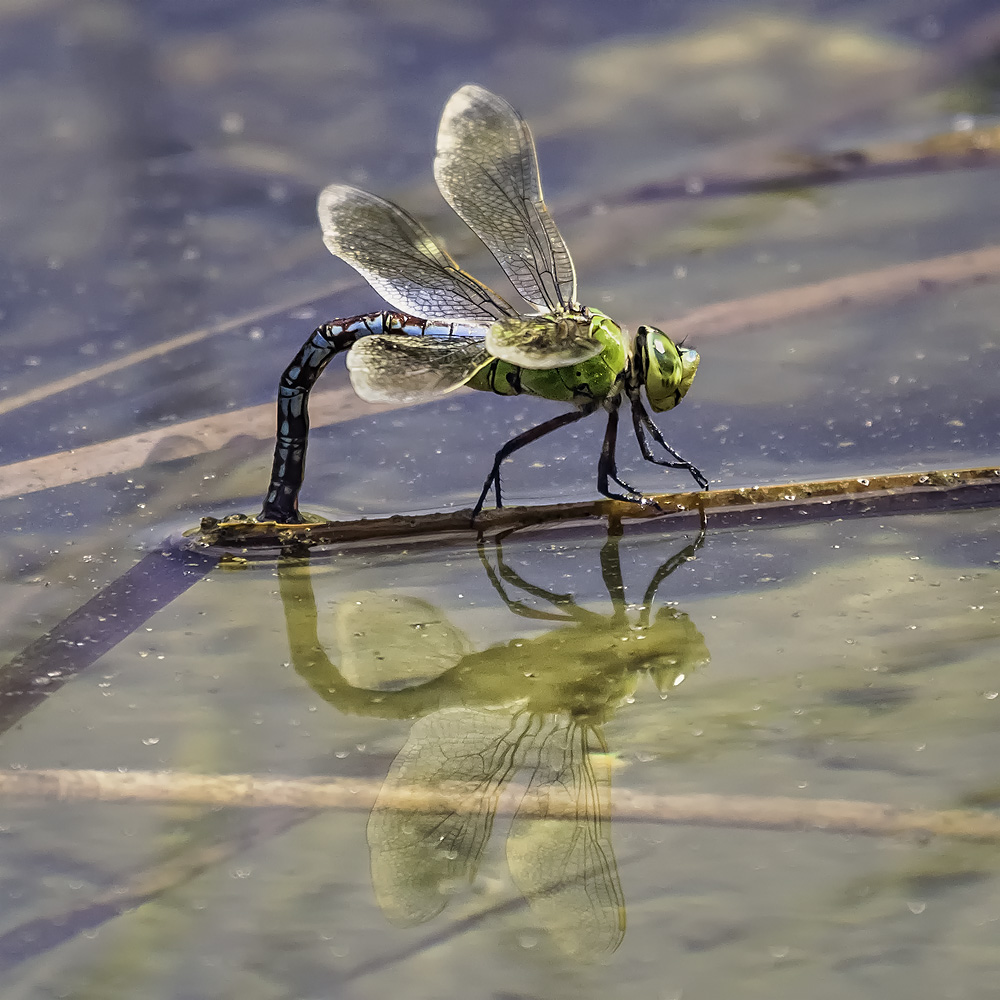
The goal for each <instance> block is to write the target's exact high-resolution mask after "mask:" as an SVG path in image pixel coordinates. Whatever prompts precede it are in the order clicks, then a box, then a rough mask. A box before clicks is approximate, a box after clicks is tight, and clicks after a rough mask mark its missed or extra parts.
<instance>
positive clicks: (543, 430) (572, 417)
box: [472, 403, 599, 523]
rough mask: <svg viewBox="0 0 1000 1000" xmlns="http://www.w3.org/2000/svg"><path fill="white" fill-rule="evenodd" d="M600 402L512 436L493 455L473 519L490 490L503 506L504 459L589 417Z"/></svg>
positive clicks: (473, 511)
mask: <svg viewBox="0 0 1000 1000" xmlns="http://www.w3.org/2000/svg"><path fill="white" fill-rule="evenodd" d="M598 405H599V404H598V403H587V404H586V405H585V406H581V407H580V408H579V409H576V410H569V411H568V412H566V413H560V414H559V415H558V416H555V417H552V418H551V419H550V420H546V421H545V422H544V423H541V424H538V426H537V427H532V428H530V429H529V430H526V431H524V433H522V434H518V435H517V436H516V437H512V438H511V439H510V440H509V441H508V442H507V443H506V444H505V445H504V446H503V447H502V448H501V449H500V450H499V451H498V452H497V453H496V455H494V456H493V468H491V469H490V474H489V475H488V476H487V477H486V483H485V484H484V486H483V492H482V493H480V494H479V499H478V500H477V501H476V506H475V507H473V509H472V521H473V523H474V522H475V520H476V518H477V517H479V512H480V511H481V510H482V509H483V504H484V503H486V498H487V497H488V496H489V493H490V490H491V489H492V490H495V492H496V498H497V509H499V508H501V507H503V499H502V498H501V495H500V466H501V465H502V464H503V460H504V459H505V458H507V457H508V455H512V454H513V453H514V452H515V451H517V450H518V449H519V448H523V447H524V446H525V445H526V444H531V442H532V441H537V440H538V439H539V438H540V437H544V436H545V435H546V434H548V433H549V432H550V431H556V430H558V429H559V428H560V427H565V426H566V425H567V424H572V423H574V422H575V421H577V420H580V419H582V418H583V417H589V416H590V414H591V413H593V412H594V411H595V410H596V409H597V407H598Z"/></svg>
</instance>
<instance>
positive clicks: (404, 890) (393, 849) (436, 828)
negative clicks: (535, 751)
mask: <svg viewBox="0 0 1000 1000" xmlns="http://www.w3.org/2000/svg"><path fill="white" fill-rule="evenodd" d="M521 742H522V733H521V732H519V731H518V730H517V729H516V728H515V726H514V724H513V723H512V721H511V718H510V713H509V712H508V711H505V710H503V709H501V710H499V711H490V710H489V709H473V708H445V709H442V710H441V711H438V712H434V713H432V714H431V715H428V716H425V717H424V718H422V719H419V720H418V721H417V722H416V723H415V724H414V725H413V728H412V729H411V730H410V737H409V739H408V740H407V742H406V746H405V747H403V749H402V750H400V752H399V754H398V755H397V757H396V759H395V760H394V761H393V764H392V767H391V768H390V769H389V773H388V775H387V776H386V779H385V782H384V783H383V785H382V789H381V791H380V792H379V795H378V799H377V800H376V802H375V806H374V808H373V809H372V812H371V816H370V817H369V820H368V849H369V851H370V853H371V872H372V885H373V887H374V889H375V898H376V899H377V900H378V905H379V907H380V908H381V909H382V912H383V913H384V914H385V915H386V917H387V918H388V919H389V920H390V921H391V922H392V923H394V924H396V925H398V926H404V927H408V926H413V925H415V924H419V923H423V922H424V921H425V920H429V919H430V918H431V917H433V916H434V915H435V914H437V913H440V912H441V910H443V909H444V907H445V904H446V903H447V902H448V900H449V899H451V898H452V897H453V896H454V895H455V893H456V891H457V890H460V889H461V888H463V887H465V886H468V885H470V884H471V883H472V881H473V880H474V879H475V877H476V872H477V871H478V870H479V865H480V862H481V860H482V856H483V850H484V848H485V847H486V842H487V840H488V839H489V836H490V831H491V830H492V829H493V818H494V815H495V813H496V808H497V800H498V799H499V797H500V794H501V792H502V791H503V789H504V787H505V786H506V785H507V783H508V782H509V781H510V779H511V777H512V776H513V774H514V773H515V772H516V771H517V769H518V767H519V762H520V758H521V755H522V750H521ZM445 789H451V790H452V793H451V794H452V796H453V801H452V804H448V803H447V801H442V791H443V790H445ZM423 796H426V798H427V799H429V800H431V801H434V800H437V801H438V802H440V803H441V805H440V808H439V809H436V810H419V811H415V810H413V809H412V808H406V806H405V805H403V806H400V805H396V804H394V803H398V802H399V799H400V798H402V799H403V800H404V802H406V801H409V802H411V803H412V802H413V801H414V800H416V801H417V802H419V800H420V798H421V797H423Z"/></svg>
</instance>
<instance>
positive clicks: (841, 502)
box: [196, 466, 1000, 552]
mask: <svg viewBox="0 0 1000 1000" xmlns="http://www.w3.org/2000/svg"><path fill="white" fill-rule="evenodd" d="M652 499H653V500H655V501H656V503H657V505H658V507H659V510H656V509H654V508H652V507H640V506H639V505H638V504H631V503H623V502H621V501H617V500H592V501H583V502H580V503H563V504H543V505H539V506H535V507H504V508H503V509H501V510H489V511H484V512H483V513H482V514H480V515H479V517H478V518H477V519H476V521H475V524H474V525H473V524H472V521H471V514H472V511H471V510H470V509H465V510H459V511H449V512H448V513H440V514H422V515H415V516H412V517H385V518H363V519H361V520H358V521H322V522H317V523H310V524H274V523H265V524H258V523H256V522H254V521H253V520H251V519H250V518H246V517H239V518H235V519H231V520H228V521H217V520H215V519H214V518H204V519H203V520H202V525H201V531H200V533H199V534H198V535H197V536H196V539H197V544H201V545H205V546H209V547H216V546H217V547H220V548H224V549H228V550H232V549H234V548H236V549H241V550H243V551H244V552H250V551H252V550H255V549H257V550H260V549H264V550H268V549H272V548H275V547H282V546H289V545H303V546H313V545H334V544H337V545H340V544H344V543H347V542H391V541H400V540H406V541H407V542H409V541H412V540H413V539H416V538H420V539H429V538H435V537H447V536H451V535H455V534H461V535H468V534H469V533H480V532H484V531H496V530H499V529H512V528H527V527H533V526H538V525H551V524H556V523H559V522H565V521H578V520H582V519H585V518H594V517H598V518H607V517H616V518H631V519H636V518H638V519H649V518H663V517H671V518H684V519H690V518H692V517H693V516H695V515H697V514H699V513H709V512H713V513H715V514H717V515H724V516H725V521H726V523H727V524H735V523H739V522H740V521H745V520H748V519H753V520H754V521H755V522H756V523H760V522H761V521H762V520H764V519H766V518H768V517H770V518H771V519H772V520H778V519H780V518H781V517H783V516H785V517H787V516H789V514H790V513H791V512H794V516H796V517H797V519H799V520H800V519H801V512H802V511H803V510H807V511H809V512H811V513H813V514H814V515H816V516H821V517H831V516H836V517H843V516H845V514H851V513H854V514H862V513H864V514H868V513H880V514H884V513H887V512H889V511H891V510H895V509H897V508H903V509H906V510H910V511H915V510H920V509H928V508H930V507H935V506H942V505H944V506H947V507H948V508H949V509H961V508H962V507H963V506H965V507H968V506H980V505H986V504H996V503H998V502H1000V467H993V466H990V467H986V468H973V469H956V470H951V471H946V472H898V473H892V474H889V475H881V476H866V477H861V478H848V479H831V480H818V481H816V482H810V483H782V484H777V485H771V486H741V487H734V488H730V489H718V490H708V491H704V492H697V493H672V494H660V495H657V496H654V497H652ZM845 508H847V509H845ZM713 520H714V519H713Z"/></svg>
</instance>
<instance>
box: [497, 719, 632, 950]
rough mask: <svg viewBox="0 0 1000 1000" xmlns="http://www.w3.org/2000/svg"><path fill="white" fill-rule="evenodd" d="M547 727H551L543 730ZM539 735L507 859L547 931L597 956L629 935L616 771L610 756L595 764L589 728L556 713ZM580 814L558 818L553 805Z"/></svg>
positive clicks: (567, 946)
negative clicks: (529, 803) (614, 841)
mask: <svg viewBox="0 0 1000 1000" xmlns="http://www.w3.org/2000/svg"><path fill="white" fill-rule="evenodd" d="M542 732H544V729H543V730H542ZM542 732H540V733H539V738H537V739H536V746H537V749H538V760H537V765H536V767H535V768H534V769H533V773H532V776H531V781H530V784H529V786H528V795H527V800H531V799H534V803H533V804H534V805H535V807H536V808H535V810H532V811H531V812H529V811H528V810H526V809H523V808H522V809H521V810H519V811H518V813H517V815H516V816H515V817H514V822H513V823H512V824H511V828H510V833H509V834H508V835H507V863H508V865H509V866H510V873H511V876H512V878H513V879H514V882H515V883H516V884H517V887H518V889H520V890H521V892H522V893H524V895H525V897H526V898H527V900H528V903H529V904H530V906H531V909H532V910H533V911H534V912H535V914H536V916H537V918H538V919H539V921H540V922H541V923H542V924H543V926H544V927H545V929H546V930H547V931H548V932H549V933H550V934H551V935H552V936H553V938H554V939H555V940H556V942H557V943H558V944H559V945H560V947H561V948H562V949H563V950H564V951H566V952H567V953H569V954H571V955H578V956H588V955H589V956H592V957H596V956H598V955H600V954H602V953H606V952H612V951H614V950H615V949H616V948H617V947H618V945H619V944H621V941H622V938H623V936H624V934H625V899H624V896H623V894H622V887H621V881H620V879H619V877H618V866H617V864H616V862H615V855H614V851H613V849H612V846H611V829H610V828H611V823H610V817H611V773H610V766H609V765H608V762H607V760H606V759H601V760H600V763H599V764H598V765H596V766H595V762H594V760H593V758H592V755H591V754H590V752H589V751H590V748H589V746H588V742H589V741H588V732H589V733H592V734H594V736H595V737H596V738H597V741H598V742H600V740H599V737H598V734H596V733H595V732H594V730H592V729H589V727H584V726H579V725H577V724H576V723H575V722H572V721H571V720H569V719H565V718H558V717H555V718H553V719H552V728H551V729H550V730H549V732H548V733H547V734H545V735H544V736H543V735H542ZM567 796H568V797H569V801H570V803H571V804H573V805H575V808H576V817H575V819H569V818H567V817H565V816H561V817H558V818H556V817H550V816H546V813H547V812H548V809H547V804H548V803H549V802H550V801H553V800H555V801H556V802H559V803H560V804H561V805H562V806H563V808H565V806H566V804H567V802H566V799H567Z"/></svg>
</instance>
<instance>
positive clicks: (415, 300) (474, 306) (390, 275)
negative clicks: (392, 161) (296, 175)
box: [317, 184, 517, 320]
mask: <svg viewBox="0 0 1000 1000" xmlns="http://www.w3.org/2000/svg"><path fill="white" fill-rule="evenodd" d="M317 208H318V211H319V221H320V226H322V229H323V242H324V243H325V244H326V245H327V248H328V249H329V250H330V252H331V253H333V254H336V256H338V257H340V258H341V259H342V260H345V261H346V262H347V263H348V264H350V265H351V267H353V268H354V269H355V270H356V271H359V272H360V273H361V274H362V275H363V276H364V278H365V280H366V281H367V282H368V283H369V284H370V285H371V286H372V288H374V289H375V291H377V292H378V293H379V295H381V296H382V298H384V299H385V300H386V302H389V303H391V304H392V305H393V306H395V307H396V308H397V309H401V310H402V311H403V312H406V313H410V315H412V316H419V317H421V318H422V319H475V320H484V319H498V318H500V317H503V316H516V315H517V313H516V311H515V310H514V309H512V308H511V306H510V305H508V304H507V303H506V302H505V301H504V300H503V299H502V298H501V297H500V296H499V295H497V294H496V292H494V291H492V290H491V289H489V288H487V287H486V285H484V284H483V283H482V282H481V281H477V280H476V279H475V278H473V277H472V275H471V274H466V273H465V271H463V270H462V269H461V268H460V267H459V266H458V264H457V263H456V262H455V261H454V259H453V258H452V257H451V256H450V255H449V254H448V253H446V252H445V251H444V250H442V249H441V247H439V246H438V245H437V243H435V242H434V237H432V236H431V234H430V233H429V232H427V230H426V229H425V228H424V227H423V226H422V225H421V224H420V223H419V222H417V220H416V219H413V218H411V217H410V216H409V215H407V214H406V212H404V211H403V210H402V209H401V208H399V207H397V206H396V205H393V204H392V202H391V201H386V200H385V199H384V198H378V197H376V196H375V195H373V194H369V193H368V192H367V191H362V190H360V189H359V188H355V187H349V186H348V185H346V184H331V185H330V186H329V187H328V188H325V189H324V190H323V191H322V192H320V196H319V203H318V206H317Z"/></svg>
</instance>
